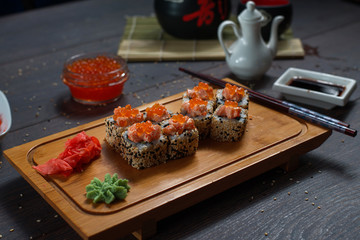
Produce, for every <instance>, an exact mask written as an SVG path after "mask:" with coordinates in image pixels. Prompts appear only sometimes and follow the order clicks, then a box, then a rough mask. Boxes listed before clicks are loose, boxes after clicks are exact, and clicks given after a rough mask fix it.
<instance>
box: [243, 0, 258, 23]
mask: <svg viewBox="0 0 360 240" xmlns="http://www.w3.org/2000/svg"><path fill="white" fill-rule="evenodd" d="M262 18H263V15H262V14H261V13H260V12H259V11H258V10H257V9H256V8H255V3H254V2H253V1H248V2H247V3H246V9H245V10H243V11H242V13H241V14H240V15H239V22H240V19H241V20H245V21H249V22H250V21H254V22H255V21H259V20H261V19H262Z"/></svg>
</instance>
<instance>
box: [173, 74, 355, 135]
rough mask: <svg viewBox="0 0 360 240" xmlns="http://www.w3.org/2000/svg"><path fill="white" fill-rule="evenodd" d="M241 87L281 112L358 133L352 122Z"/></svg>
mask: <svg viewBox="0 0 360 240" xmlns="http://www.w3.org/2000/svg"><path fill="white" fill-rule="evenodd" d="M179 70H180V71H182V72H185V73H188V74H190V75H192V76H195V77H198V78H200V79H202V80H205V81H207V82H209V83H212V84H215V85H218V86H221V87H225V84H226V83H227V82H226V81H223V80H221V79H217V78H214V77H212V76H209V75H205V74H202V73H197V72H194V71H191V70H188V69H185V68H179ZM232 84H234V85H238V86H240V85H239V84H236V83H232ZM241 87H243V88H245V89H246V90H248V92H249V94H250V97H251V98H252V99H254V100H257V101H260V102H262V103H263V104H265V105H267V106H269V107H271V108H275V109H277V110H279V111H281V112H286V113H288V114H290V115H293V116H296V117H299V118H301V119H304V120H305V121H309V122H311V123H314V124H317V125H320V126H323V127H326V128H329V129H332V130H334V131H337V132H340V133H343V134H346V135H348V136H351V137H355V136H356V134H357V130H355V129H351V128H350V124H347V123H345V122H342V121H340V120H337V119H335V118H332V117H329V116H326V115H324V114H321V113H318V112H315V111H312V110H310V109H307V108H304V107H300V106H298V105H295V104H292V103H289V102H286V101H281V100H279V99H276V98H273V97H270V96H267V95H265V94H262V93H259V92H256V91H254V90H251V89H250V88H247V87H244V86H241Z"/></svg>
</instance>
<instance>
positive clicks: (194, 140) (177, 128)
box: [162, 114, 199, 159]
mask: <svg viewBox="0 0 360 240" xmlns="http://www.w3.org/2000/svg"><path fill="white" fill-rule="evenodd" d="M162 126H163V133H164V134H165V135H166V136H168V139H169V147H168V158H169V159H178V158H183V157H186V156H190V155H193V154H195V152H196V150H197V148H198V146H199V132H198V130H197V129H196V127H195V122H194V120H193V119H192V118H189V117H188V116H183V115H182V114H177V115H174V116H173V117H171V118H170V119H169V120H166V121H164V122H162Z"/></svg>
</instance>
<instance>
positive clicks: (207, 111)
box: [180, 98, 215, 139]
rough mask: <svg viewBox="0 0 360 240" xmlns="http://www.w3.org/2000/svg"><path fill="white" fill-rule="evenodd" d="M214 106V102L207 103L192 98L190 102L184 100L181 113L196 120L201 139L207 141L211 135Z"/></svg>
mask: <svg viewBox="0 0 360 240" xmlns="http://www.w3.org/2000/svg"><path fill="white" fill-rule="evenodd" d="M214 105H215V102H214V101H205V100H201V99H200V98H192V99H190V100H186V99H183V103H182V104H181V108H180V113H181V114H182V115H185V116H188V117H191V118H192V119H194V121H195V126H196V128H197V129H198V131H199V136H200V139H205V138H206V137H207V136H208V135H209V133H210V124H211V117H212V114H213V112H214Z"/></svg>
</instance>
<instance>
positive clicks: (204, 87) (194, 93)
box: [187, 82, 214, 100]
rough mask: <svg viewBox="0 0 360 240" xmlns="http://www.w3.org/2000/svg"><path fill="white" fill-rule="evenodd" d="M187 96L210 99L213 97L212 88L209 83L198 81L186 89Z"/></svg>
mask: <svg viewBox="0 0 360 240" xmlns="http://www.w3.org/2000/svg"><path fill="white" fill-rule="evenodd" d="M187 94H188V96H189V98H196V97H198V98H201V99H203V100H210V99H213V98H214V89H213V88H212V87H211V86H209V84H207V83H204V82H199V85H198V86H196V87H194V88H193V89H189V90H188V91H187Z"/></svg>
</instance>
